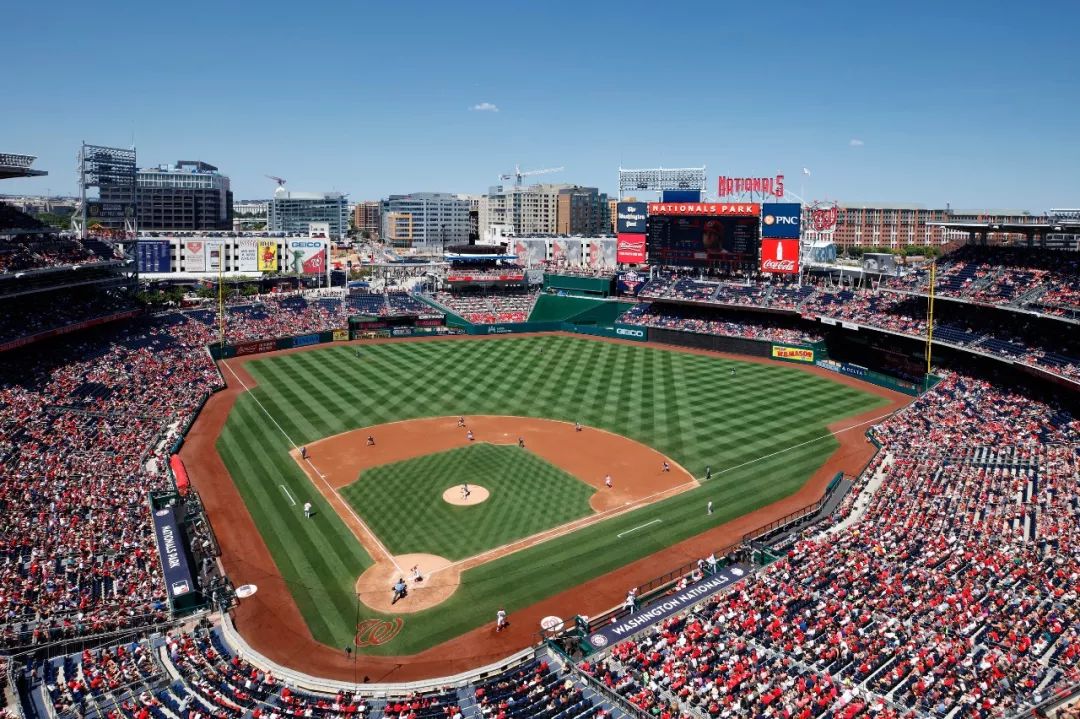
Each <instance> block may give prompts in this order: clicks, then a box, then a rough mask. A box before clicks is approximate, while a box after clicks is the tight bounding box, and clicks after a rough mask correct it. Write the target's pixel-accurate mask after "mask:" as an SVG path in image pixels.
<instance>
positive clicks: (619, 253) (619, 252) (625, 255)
mask: <svg viewBox="0 0 1080 719" xmlns="http://www.w3.org/2000/svg"><path fill="white" fill-rule="evenodd" d="M615 261H616V262H619V263H624V262H625V263H630V264H635V265H640V264H641V263H643V262H644V261H645V235H639V234H636V233H629V232H620V233H619V238H618V244H617V245H616V249H615Z"/></svg>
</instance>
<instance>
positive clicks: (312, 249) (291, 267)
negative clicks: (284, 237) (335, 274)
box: [285, 240, 326, 275]
mask: <svg viewBox="0 0 1080 719" xmlns="http://www.w3.org/2000/svg"><path fill="white" fill-rule="evenodd" d="M285 271H286V272H293V273H296V274H298V275H320V274H322V273H324V272H326V243H325V242H323V241H321V240H289V245H288V250H287V253H286V257H285Z"/></svg>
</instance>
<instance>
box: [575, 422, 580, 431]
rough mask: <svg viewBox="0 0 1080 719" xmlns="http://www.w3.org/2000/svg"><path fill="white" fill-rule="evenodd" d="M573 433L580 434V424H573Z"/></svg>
mask: <svg viewBox="0 0 1080 719" xmlns="http://www.w3.org/2000/svg"><path fill="white" fill-rule="evenodd" d="M574 431H575V432H580V431H581V422H574Z"/></svg>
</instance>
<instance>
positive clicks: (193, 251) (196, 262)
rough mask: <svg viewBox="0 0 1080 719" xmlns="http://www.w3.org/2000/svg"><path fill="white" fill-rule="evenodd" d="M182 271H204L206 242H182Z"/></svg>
mask: <svg viewBox="0 0 1080 719" xmlns="http://www.w3.org/2000/svg"><path fill="white" fill-rule="evenodd" d="M183 258H184V271H185V272H206V242H204V241H202V240H198V241H195V240H187V241H186V242H184V252H183Z"/></svg>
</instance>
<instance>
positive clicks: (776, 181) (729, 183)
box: [716, 175, 784, 197]
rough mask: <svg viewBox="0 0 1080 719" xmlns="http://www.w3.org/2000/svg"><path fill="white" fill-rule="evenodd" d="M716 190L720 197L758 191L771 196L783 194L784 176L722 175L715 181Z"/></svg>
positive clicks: (781, 195)
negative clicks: (717, 187)
mask: <svg viewBox="0 0 1080 719" xmlns="http://www.w3.org/2000/svg"><path fill="white" fill-rule="evenodd" d="M717 185H718V186H719V189H718V190H717V193H716V194H718V195H720V197H727V196H728V195H742V194H747V193H750V192H760V193H761V194H763V195H772V196H773V197H783V196H784V176H783V175H777V176H776V177H724V176H723V175H721V176H720V178H719V181H718V182H717Z"/></svg>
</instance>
